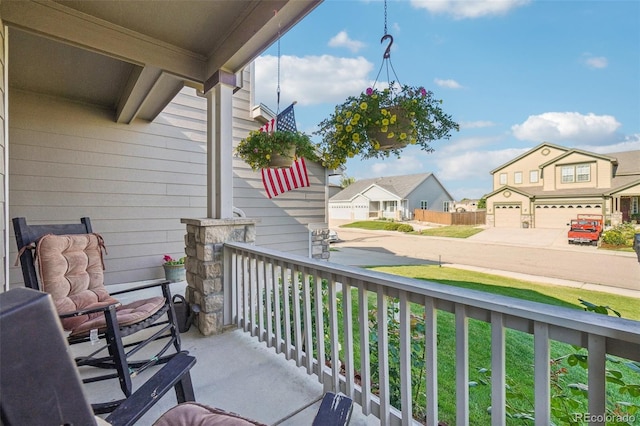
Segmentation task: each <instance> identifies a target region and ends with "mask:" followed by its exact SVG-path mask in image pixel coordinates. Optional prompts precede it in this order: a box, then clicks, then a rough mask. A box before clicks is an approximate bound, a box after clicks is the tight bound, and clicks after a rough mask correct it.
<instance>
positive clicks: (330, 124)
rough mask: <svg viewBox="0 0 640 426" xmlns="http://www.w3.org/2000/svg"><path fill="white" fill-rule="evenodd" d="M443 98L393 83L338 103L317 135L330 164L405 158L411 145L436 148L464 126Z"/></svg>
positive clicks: (325, 163)
mask: <svg viewBox="0 0 640 426" xmlns="http://www.w3.org/2000/svg"><path fill="white" fill-rule="evenodd" d="M441 103H442V101H440V100H437V99H434V98H433V93H432V92H430V91H427V90H425V89H424V88H423V87H411V86H402V87H398V86H397V85H394V84H393V83H391V84H390V88H386V89H382V90H380V89H375V88H369V89H367V90H366V91H365V92H364V93H361V94H360V95H359V96H351V97H349V98H347V100H346V101H345V102H344V103H342V104H340V105H338V106H336V108H335V111H334V113H333V114H331V116H330V117H329V118H326V119H325V120H323V121H322V122H321V123H320V125H319V128H320V129H319V130H318V131H317V132H315V134H317V135H320V136H321V137H322V141H321V143H320V149H321V153H322V160H323V163H324V165H325V166H326V167H328V168H330V169H335V168H338V167H340V166H343V165H344V164H345V163H346V162H347V159H349V158H352V157H355V156H361V157H362V158H365V159H366V158H387V157H389V156H390V155H391V154H394V155H395V156H397V157H400V153H401V150H402V149H403V148H405V147H406V146H407V145H419V146H420V147H421V149H423V150H424V151H427V152H431V151H433V148H432V147H431V145H430V144H431V142H432V141H434V140H438V139H449V138H450V137H451V131H452V130H459V126H458V124H457V123H456V122H454V121H453V120H452V118H451V116H450V115H447V114H445V113H444V112H443V111H442V109H441V108H440V104H441Z"/></svg>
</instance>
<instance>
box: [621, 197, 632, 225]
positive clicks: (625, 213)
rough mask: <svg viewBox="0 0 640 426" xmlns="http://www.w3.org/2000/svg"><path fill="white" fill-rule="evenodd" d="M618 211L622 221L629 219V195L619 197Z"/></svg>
mask: <svg viewBox="0 0 640 426" xmlns="http://www.w3.org/2000/svg"><path fill="white" fill-rule="evenodd" d="M620 212H621V213H622V221H623V222H629V221H631V197H621V198H620Z"/></svg>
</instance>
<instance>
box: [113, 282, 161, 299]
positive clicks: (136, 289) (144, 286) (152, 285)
mask: <svg viewBox="0 0 640 426" xmlns="http://www.w3.org/2000/svg"><path fill="white" fill-rule="evenodd" d="M169 284H171V281H159V282H157V283H150V284H144V285H140V286H137V287H132V288H127V289H124V290H118V291H114V292H111V291H110V292H109V295H111V296H115V295H117V294H124V293H130V292H132V291H139V290H146V289H148V288H154V287H160V286H162V287H167V286H168V285H169Z"/></svg>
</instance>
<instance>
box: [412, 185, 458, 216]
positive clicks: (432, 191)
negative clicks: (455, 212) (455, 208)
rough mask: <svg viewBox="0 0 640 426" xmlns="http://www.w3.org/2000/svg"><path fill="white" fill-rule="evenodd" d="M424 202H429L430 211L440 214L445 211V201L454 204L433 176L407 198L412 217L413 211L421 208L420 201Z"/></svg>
mask: <svg viewBox="0 0 640 426" xmlns="http://www.w3.org/2000/svg"><path fill="white" fill-rule="evenodd" d="M422 200H426V201H427V202H428V204H427V207H428V209H429V210H433V211H438V212H441V211H443V205H444V202H445V201H451V202H453V200H452V199H451V198H450V196H449V194H448V193H447V191H446V190H445V189H444V188H443V187H442V185H440V183H439V182H438V181H437V180H436V179H435V178H434V177H433V176H430V177H429V178H427V179H426V180H425V181H424V182H422V183H421V184H420V185H419V186H418V187H417V188H416V189H414V190H413V191H412V192H411V193H410V194H409V196H408V197H407V201H408V203H407V204H408V210H409V213H410V214H411V215H412V216H413V210H414V209H419V208H420V201H422Z"/></svg>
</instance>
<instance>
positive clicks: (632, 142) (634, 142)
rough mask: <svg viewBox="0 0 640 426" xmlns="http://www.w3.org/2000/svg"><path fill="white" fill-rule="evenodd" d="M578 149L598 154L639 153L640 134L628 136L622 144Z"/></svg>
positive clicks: (585, 146)
mask: <svg viewBox="0 0 640 426" xmlns="http://www.w3.org/2000/svg"><path fill="white" fill-rule="evenodd" d="M576 148H578V149H584V150H585V151H591V152H597V153H598V154H608V153H610V152H622V151H638V150H640V133H636V134H635V135H631V136H627V137H626V138H625V139H624V140H623V141H622V142H618V143H614V144H611V145H598V146H592V145H584V146H582V145H577V146H576Z"/></svg>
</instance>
